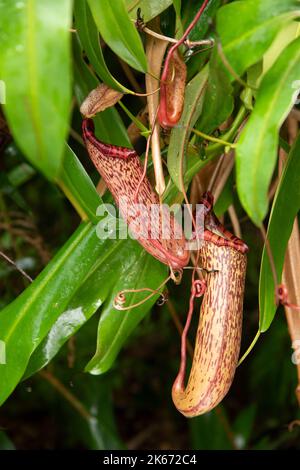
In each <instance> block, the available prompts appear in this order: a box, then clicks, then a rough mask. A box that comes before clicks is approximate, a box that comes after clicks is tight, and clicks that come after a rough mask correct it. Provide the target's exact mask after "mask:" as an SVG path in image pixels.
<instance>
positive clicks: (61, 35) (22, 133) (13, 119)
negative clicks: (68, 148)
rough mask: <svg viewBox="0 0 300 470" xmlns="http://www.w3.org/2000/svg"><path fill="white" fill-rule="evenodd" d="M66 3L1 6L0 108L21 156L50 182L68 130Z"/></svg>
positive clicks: (29, 2)
mask: <svg viewBox="0 0 300 470" xmlns="http://www.w3.org/2000/svg"><path fill="white" fill-rule="evenodd" d="M71 3H72V2H71V0H44V1H42V2H36V1H34V0H24V1H22V2H7V1H6V2H1V4H0V17H1V25H0V43H1V48H0V78H1V80H3V82H4V84H5V91H6V96H5V105H4V106H3V109H4V112H5V114H6V117H7V119H8V123H9V126H10V128H11V130H12V132H13V135H14V138H15V140H16V142H17V144H18V145H19V147H20V148H21V150H22V152H23V153H24V155H26V157H27V158H28V159H29V160H30V161H31V162H32V163H33V165H34V166H35V167H37V168H38V169H39V170H41V171H42V172H43V173H44V174H45V175H46V176H47V177H48V178H49V179H50V180H54V179H55V177H56V176H57V174H58V172H59V168H60V165H61V160H62V157H63V153H64V139H65V137H66V134H67V131H68V120H69V111H70V99H71V70H70V44H69V43H70V32H69V28H70V26H71V18H72V11H71ZM61 77H63V80H62V79H61Z"/></svg>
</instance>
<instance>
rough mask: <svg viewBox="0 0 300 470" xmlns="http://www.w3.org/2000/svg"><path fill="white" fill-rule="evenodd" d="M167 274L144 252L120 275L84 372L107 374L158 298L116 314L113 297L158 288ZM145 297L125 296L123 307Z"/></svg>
mask: <svg viewBox="0 0 300 470" xmlns="http://www.w3.org/2000/svg"><path fill="white" fill-rule="evenodd" d="M149 273H151V275H149ZM166 275H167V268H166V266H163V265H162V264H161V263H159V262H158V261H157V260H155V259H154V258H153V257H152V256H150V255H149V254H148V253H146V252H145V251H141V252H140V255H139V257H138V259H136V262H135V264H134V265H133V266H130V268H129V269H128V271H127V272H123V276H122V277H121V278H120V280H119V281H118V282H117V283H116V285H115V286H114V289H113V291H112V293H111V296H110V298H109V300H108V301H107V303H106V305H105V307H104V309H103V311H102V315H101V318H100V322H99V327H98V340H97V351H96V353H95V355H94V357H93V358H92V359H91V360H90V362H89V363H88V364H87V366H86V371H88V372H90V373H91V374H96V375H97V374H102V373H104V372H106V371H107V370H108V369H109V368H110V367H111V366H112V364H113V362H114V360H115V358H116V356H117V355H118V353H119V351H120V349H121V347H122V346H123V344H124V343H125V341H126V340H127V338H128V336H129V335H130V333H131V332H132V331H133V329H134V328H135V327H136V326H137V325H138V323H139V322H140V321H141V320H142V319H143V318H144V316H145V314H146V313H147V312H148V311H149V309H150V307H151V306H152V305H153V303H154V302H155V301H156V300H157V297H158V295H157V294H155V295H154V296H153V297H151V299H149V300H148V301H147V302H145V303H142V305H140V306H139V307H136V308H131V309H128V310H126V311H119V310H116V309H114V308H113V301H114V298H115V297H116V295H117V294H118V293H119V292H120V291H122V290H124V289H140V288H144V287H147V288H150V289H157V288H158V287H159V285H160V284H161V283H162V281H163V279H164V278H165V277H166ZM147 295H149V292H143V293H133V294H126V305H127V306H130V305H133V304H134V303H136V302H139V301H141V300H143V299H144V298H145V297H146V296H147Z"/></svg>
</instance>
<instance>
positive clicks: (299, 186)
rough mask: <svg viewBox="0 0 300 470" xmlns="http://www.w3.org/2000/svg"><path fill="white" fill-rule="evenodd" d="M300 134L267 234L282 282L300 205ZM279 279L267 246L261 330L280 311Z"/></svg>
mask: <svg viewBox="0 0 300 470" xmlns="http://www.w3.org/2000/svg"><path fill="white" fill-rule="evenodd" d="M299 154H300V138H299V137H298V139H297V140H296V142H295V144H294V146H293V148H292V149H291V152H290V154H289V158H288V161H287V163H286V166H285V169H284V172H283V174H282V177H281V181H280V185H279V187H278V189H277V192H276V195H275V199H274V202H273V207H272V211H271V216H270V220H269V226H268V233H267V237H268V240H269V244H270V248H271V251H272V255H273V259H274V264H275V268H276V272H277V277H278V282H280V280H281V274H282V268H283V263H284V256H285V251H286V246H287V243H288V240H289V237H290V234H291V231H292V228H293V223H294V220H295V217H296V215H297V213H298V211H299V209H300V159H299ZM275 287H276V286H275V283H274V278H273V275H272V271H271V266H270V261H269V258H268V254H267V251H266V249H264V251H263V256H262V262H261V269H260V280H259V308H260V322H259V324H260V330H261V331H266V330H267V329H268V328H269V326H270V324H271V323H272V320H273V318H274V315H275V312H276V305H275Z"/></svg>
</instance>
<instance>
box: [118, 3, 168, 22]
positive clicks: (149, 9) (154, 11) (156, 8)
mask: <svg viewBox="0 0 300 470" xmlns="http://www.w3.org/2000/svg"><path fill="white" fill-rule="evenodd" d="M170 5H172V0H151V1H149V0H126V6H127V11H128V13H129V16H130V18H131V19H133V20H136V18H137V10H138V8H140V9H141V14H142V17H143V18H144V21H145V22H146V23H147V22H148V21H150V20H152V19H153V18H155V17H156V16H158V15H159V14H160V13H161V12H163V11H164V10H166V9H167V8H168V7H169V6H170Z"/></svg>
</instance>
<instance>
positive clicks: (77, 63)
mask: <svg viewBox="0 0 300 470" xmlns="http://www.w3.org/2000/svg"><path fill="white" fill-rule="evenodd" d="M73 48H74V54H75V60H74V81H75V87H74V88H75V95H76V98H77V101H78V103H79V104H81V103H82V102H83V101H84V99H85V98H86V97H87V95H88V94H89V93H90V91H91V90H93V89H94V88H96V87H97V86H98V85H99V82H98V80H97V78H96V77H95V75H93V74H92V72H91V70H90V69H89V67H88V66H87V65H86V63H85V62H84V60H83V58H82V54H81V51H80V47H79V43H78V41H76V40H75V41H74V43H73ZM93 120H94V123H95V133H96V135H97V137H98V139H100V140H103V141H104V142H106V143H107V144H113V145H121V146H123V147H132V145H131V142H130V140H129V137H128V134H127V131H126V128H125V126H124V123H123V121H122V119H121V117H120V115H119V113H118V112H117V110H116V108H115V107H114V106H113V107H110V108H107V109H105V110H104V111H102V112H101V113H97V115H96V116H95V117H94V118H93ZM112 122H113V123H114V125H113V126H112V125H111V123H112Z"/></svg>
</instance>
